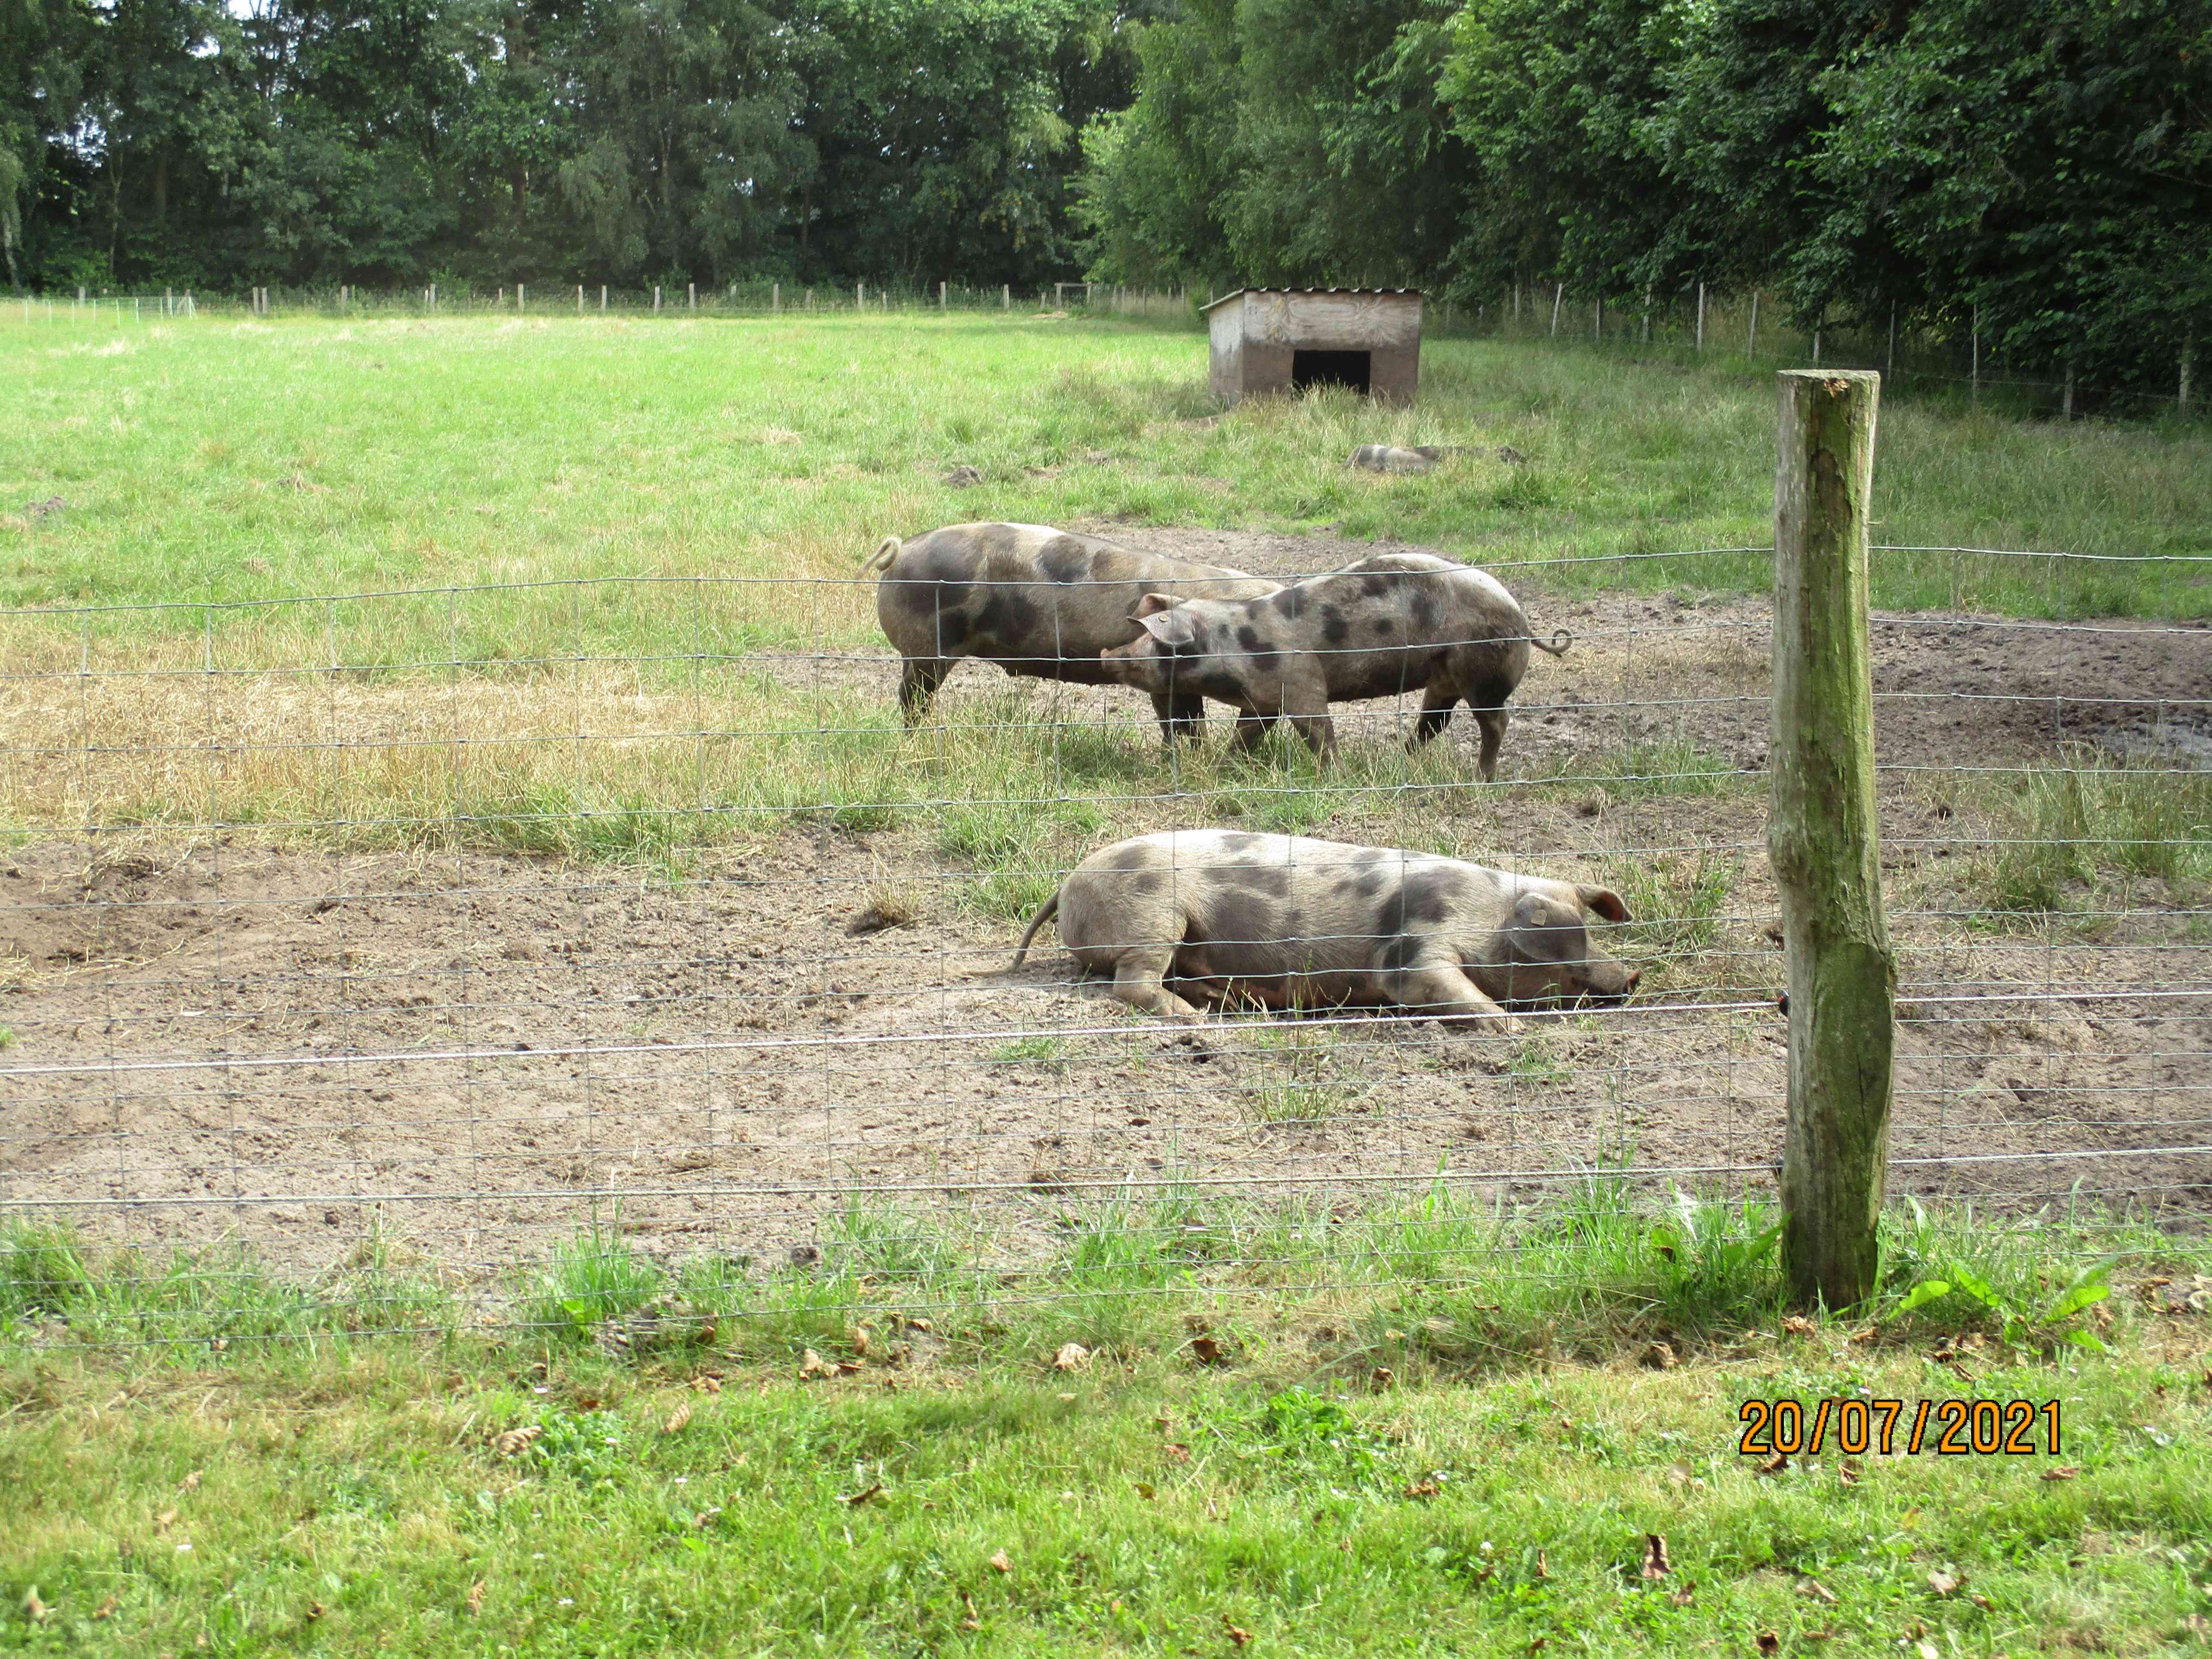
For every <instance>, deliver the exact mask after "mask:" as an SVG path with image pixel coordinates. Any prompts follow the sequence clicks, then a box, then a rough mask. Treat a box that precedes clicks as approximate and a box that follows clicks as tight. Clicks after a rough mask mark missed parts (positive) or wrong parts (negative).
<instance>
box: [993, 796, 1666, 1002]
mask: <svg viewBox="0 0 2212 1659" xmlns="http://www.w3.org/2000/svg"><path fill="white" fill-rule="evenodd" d="M1585 912H1587V913H1589V915H1595V916H1597V917H1599V918H1600V919H1601V920H1603V921H1616V922H1617V921H1627V920H1628V907H1627V906H1626V905H1624V904H1623V903H1622V902H1620V895H1619V894H1618V893H1615V892H1614V891H1613V890H1611V889H1610V888H1606V887H1584V886H1580V885H1577V884H1575V883H1572V882H1565V881H1547V880H1544V879H1542V878H1540V877H1535V876H1519V875H1514V874H1511V873H1510V872H1506V871H1504V870H1490V869H1486V868H1484V867H1483V866H1481V865H1479V864H1465V863H1462V862H1461V861H1460V860H1457V859H1447V858H1438V857H1437V856H1435V855H1434V854H1428V853H1402V852H1399V851H1397V850H1395V849H1394V848H1388V847H1354V846H1351V845H1349V844H1347V843H1346V842H1333V841H1316V840H1314V839H1312V838H1311V837H1310V836H1261V835H1252V834H1249V833H1247V832H1245V831H1243V830H1239V829H1180V830H1176V829H1170V830H1165V831H1163V832H1161V833H1160V834H1158V835H1152V836H1137V837H1136V838H1135V839H1134V840H1133V841H1123V842H1115V844H1114V845H1112V846H1111V847H1102V848H1099V849H1098V851H1097V852H1095V853H1093V854H1091V856H1090V857H1089V858H1087V859H1085V860H1083V862H1082V863H1081V864H1079V865H1078V866H1076V867H1075V868H1074V869H1073V871H1071V872H1069V874H1068V877H1067V879H1066V881H1064V882H1062V883H1061V884H1060V890H1059V891H1058V892H1057V893H1054V895H1053V896H1052V897H1051V898H1049V899H1048V900H1046V901H1045V905H1044V908H1042V909H1041V910H1039V911H1038V912H1037V913H1036V916H1035V917H1034V918H1033V919H1032V920H1031V921H1030V925H1029V930H1028V931H1027V932H1026V933H1024V934H1023V935H1022V943H1021V948H1020V949H1019V950H1018V951H1016V952H1015V954H1014V960H1013V963H1012V966H1013V967H1014V968H1019V967H1020V966H1021V965H1022V963H1023V961H1024V959H1025V958H1026V957H1028V955H1029V948H1030V940H1031V939H1035V938H1036V933H1037V929H1038V928H1040V927H1043V926H1044V924H1045V922H1046V921H1048V919H1049V918H1051V917H1052V916H1054V915H1058V916H1059V918H1060V939H1062V940H1063V941H1064V942H1065V943H1066V945H1067V948H1068V951H1069V952H1070V953H1071V954H1072V955H1073V957H1075V960H1076V961H1077V963H1079V964H1080V965H1081V967H1082V968H1083V969H1084V971H1085V973H1110V974H1112V975H1113V976H1114V994H1115V996H1117V997H1119V998H1121V1000H1122V1001H1124V1002H1126V1003H1128V1004H1130V1005H1131V1006H1133V1007H1138V1008H1142V1009H1144V1010H1146V1012H1151V1013H1156V1014H1164V1015H1165V1016H1167V1017H1168V1018H1170V1019H1180V1020H1194V1019H1197V1018H1200V1014H1199V1010H1198V1009H1197V1007H1196V1006H1194V1004H1192V1003H1191V1002H1189V1001H1188V1000H1185V998H1184V997H1183V996H1182V995H1180V994H1177V993H1176V991H1172V990H1170V989H1169V988H1168V987H1167V983H1166V981H1168V980H1169V979H1170V978H1172V979H1176V980H1177V981H1181V982H1182V987H1183V988H1184V989H1186V990H1188V991H1191V992H1193V993H1194V994H1197V995H1198V996H1200V997H1201V998H1203V999H1204V1000H1206V1001H1208V1002H1217V1003H1218V1002H1235V1001H1257V1002H1261V1003H1264V1004H1266V1005H1267V1006H1271V1007H1284V1008H1303V1007H1316V1006H1337V1005H1340V1004H1343V1003H1367V1004H1383V1005H1386V1006H1392V1007H1398V1008H1405V1009H1410V1010H1412V1011H1413V1012H1417V1013H1424V1014H1432V1015H1435V1016H1437V1018H1443V1019H1449V1020H1453V1021H1457V1022H1463V1023H1467V1024H1473V1025H1475V1026H1477V1027H1479V1028H1480V1029H1483V1030H1493V1031H1506V1032H1510V1031H1511V1030H1513V1029H1514V1019H1513V1017H1512V1016H1511V1015H1510V1014H1509V1013H1507V1012H1505V1009H1504V1006H1502V1005H1504V1004H1506V1003H1509V1002H1510V1003H1536V1002H1559V1003H1572V1002H1574V1001H1576V1000H1580V999H1582V998H1589V999H1590V1000H1593V1001H1597V1002H1608V1003H1610V1002H1620V1001H1623V1000H1626V998H1627V996H1628V994H1629V993H1630V992H1632V991H1633V990H1634V989H1635V988H1636V985H1637V981H1638V980H1639V979H1640V978H1642V976H1643V975H1642V974H1641V972H1640V970H1638V969H1633V968H1630V967H1627V966H1626V965H1625V964H1623V963H1620V962H1619V961H1617V960H1615V959H1614V958H1613V957H1609V956H1607V954H1606V953H1605V952H1604V951H1601V950H1600V949H1598V948H1597V946H1596V945H1593V944H1592V943H1591V942H1590V938H1589V932H1588V930H1587V929H1586V927H1584V923H1583V917H1584V913H1585ZM1009 971H1011V969H1010V970H1009Z"/></svg>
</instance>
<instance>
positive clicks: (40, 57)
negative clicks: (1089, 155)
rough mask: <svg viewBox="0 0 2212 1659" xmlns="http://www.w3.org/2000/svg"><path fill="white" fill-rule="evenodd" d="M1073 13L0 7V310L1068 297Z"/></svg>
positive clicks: (1118, 100)
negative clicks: (741, 291)
mask: <svg viewBox="0 0 2212 1659" xmlns="http://www.w3.org/2000/svg"><path fill="white" fill-rule="evenodd" d="M1122 15H1123V14H1120V13H1117V12H1115V10H1113V9H1110V8H1109V7H1107V6H1104V5H1102V4H1099V3H1097V0H256V3H255V4H253V5H252V7H251V8H236V7H233V6H231V5H228V4H226V3H224V0H0V240H4V251H5V253H6V256H7V264H8V275H9V277H10V279H11V280H12V281H14V282H15V283H18V284H24V283H28V284H31V285H34V286H44V287H52V288H59V289H69V288H71V287H73V286H75V285H76V284H79V283H83V284H86V285H88V286H92V287H95V288H106V287H109V286H111V285H115V284H125V283H142V284H143V283H155V284H167V283H176V284H179V285H183V286H189V285H194V284H197V285H200V286H205V287H240V286H244V285H246V284H249V283H259V284H269V285H283V284H297V285H308V284H325V283H340V282H353V283H364V284H368V285H372V286H375V285H389V284H395V283H418V282H425V281H432V280H437V279H439V278H441V277H443V278H445V279H446V280H447V281H449V282H470V281H473V282H477V283H493V282H514V281H518V280H519V281H523V282H535V281H546V282H559V281H574V282H592V283H599V282H607V283H615V284H617V285H623V286H636V285H640V284H642V283H650V282H664V281H665V282H670V283H679V284H680V283H684V282H685V281H696V282H698V283H702V284H718V283H727V282H733V281H738V280H743V279H764V278H768V277H782V278H785V279H793V278H798V279H802V280H810V281H811V280H816V279H820V278H836V277H844V276H866V277H873V278H876V279H877V280H878V281H883V280H901V279H903V280H908V281H913V282H921V283H929V282H935V281H938V280H950V281H953V282H974V283H999V282H1013V283H1022V284H1033V283H1036V282H1039V281H1044V280H1049V279H1050V278H1053V277H1055V276H1072V275H1073V274H1074V272H1075V270H1076V269H1077V268H1078V265H1079V258H1078V256H1077V254H1076V252H1075V251H1074V248H1073V245H1072V242H1071V240H1070V231H1069V224H1068V206H1069V194H1070V191H1069V183H1068V180H1069V177H1070V174H1071V173H1072V172H1073V169H1074V168H1075V167H1076V166H1077V165H1078V164H1079V160H1080V149H1079V138H1080V134H1081V131H1082V130H1083V128H1084V127H1085V125H1086V124H1087V123H1088V122H1089V120H1090V119H1091V117H1092V115H1093V114H1094V112H1097V110H1099V109H1101V108H1112V107H1118V106H1121V105H1124V104H1126V103H1127V101H1128V100H1129V97H1130V95H1131V92H1132V78H1133V73H1134V59H1133V54H1132V52H1131V51H1130V48H1129V46H1128V43H1127V39H1126V37H1125V36H1124V35H1123V34H1121V33H1120V32H1119V31H1118V29H1117V23H1118V22H1119V21H1120V20H1121V16H1122Z"/></svg>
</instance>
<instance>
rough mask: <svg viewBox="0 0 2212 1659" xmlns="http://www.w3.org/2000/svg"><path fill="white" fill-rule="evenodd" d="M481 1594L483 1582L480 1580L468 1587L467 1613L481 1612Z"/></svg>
mask: <svg viewBox="0 0 2212 1659" xmlns="http://www.w3.org/2000/svg"><path fill="white" fill-rule="evenodd" d="M483 1593H484V1581H483V1579H481V1578H479V1579H477V1582H476V1583H473V1584H471V1585H470V1586H469V1611H470V1612H471V1613H482V1612H483Z"/></svg>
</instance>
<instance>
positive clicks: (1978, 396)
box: [1968, 306, 1982, 403]
mask: <svg viewBox="0 0 2212 1659" xmlns="http://www.w3.org/2000/svg"><path fill="white" fill-rule="evenodd" d="M1973 353H1974V355H1973V363H1972V368H1971V369H1970V370H1969V371H1968V373H1969V374H1971V375H1972V380H1973V387H1974V401H1975V402H1976V403H1979V402H1981V400H1982V308H1981V307H1979V306H1976V307H1974V343H1973Z"/></svg>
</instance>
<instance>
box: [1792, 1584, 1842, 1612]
mask: <svg viewBox="0 0 2212 1659" xmlns="http://www.w3.org/2000/svg"><path fill="white" fill-rule="evenodd" d="M1797 1594H1798V1595H1809V1596H1811V1597H1812V1598H1813V1599H1814V1601H1826V1603H1827V1604H1828V1605H1829V1606H1830V1607H1833V1606H1835V1605H1836V1593H1835V1591H1833V1590H1832V1589H1829V1588H1828V1587H1827V1586H1826V1584H1824V1583H1821V1582H1820V1580H1819V1579H1817V1578H1808V1579H1806V1580H1805V1581H1804V1583H1801V1584H1799V1585H1798V1586H1797Z"/></svg>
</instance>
